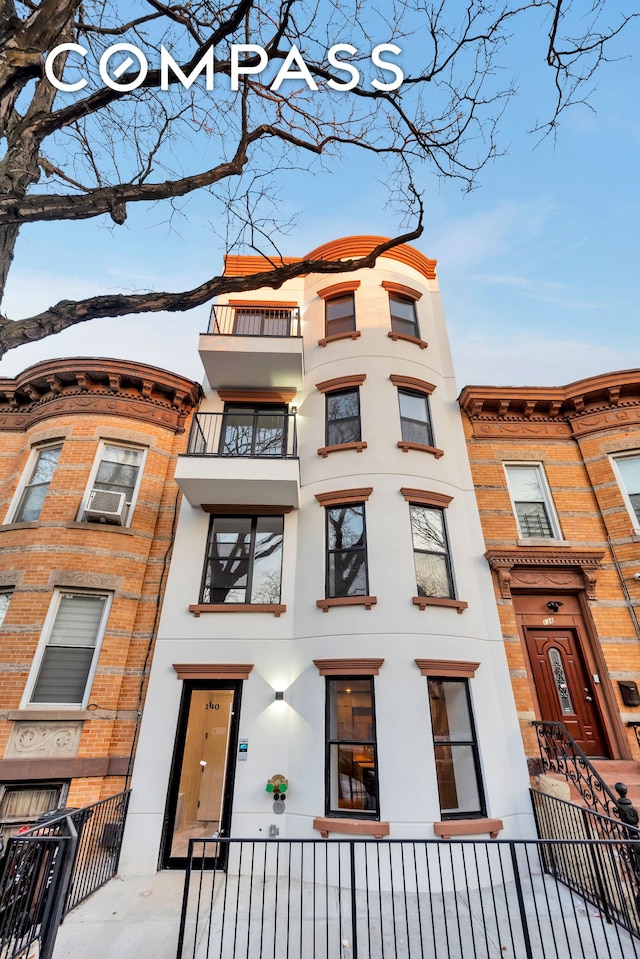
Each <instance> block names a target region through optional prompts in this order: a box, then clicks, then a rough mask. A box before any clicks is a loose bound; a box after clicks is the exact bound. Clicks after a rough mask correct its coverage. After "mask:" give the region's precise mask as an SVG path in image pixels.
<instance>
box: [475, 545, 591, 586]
mask: <svg viewBox="0 0 640 959" xmlns="http://www.w3.org/2000/svg"><path fill="white" fill-rule="evenodd" d="M484 555H485V558H486V560H487V562H488V563H489V566H490V567H491V569H493V570H495V572H496V574H497V576H498V582H499V584H500V594H501V596H502V598H503V599H510V598H511V589H512V588H516V587H517V588H519V589H526V588H539V585H540V584H538V583H530V582H528V581H527V577H526V576H523V575H520V576H519V575H518V574H519V572H520V573H521V574H524V573H526V572H527V571H533V570H538V571H545V570H549V571H552V570H574V571H575V572H577V573H579V575H578V576H574V578H573V579H567V580H566V583H558V584H555V585H556V588H558V589H561V588H563V587H565V588H576V587H577V588H582V589H584V590H586V594H587V598H588V599H597V596H596V591H595V590H596V573H597V571H598V569H600V564H601V562H602V558H603V556H604V552H603V551H602V550H577V549H575V550H574V549H554V548H553V547H547V546H540V547H530V548H529V549H522V548H516V549H490V550H487V552H486V553H485V554H484ZM551 585H553V584H551Z"/></svg>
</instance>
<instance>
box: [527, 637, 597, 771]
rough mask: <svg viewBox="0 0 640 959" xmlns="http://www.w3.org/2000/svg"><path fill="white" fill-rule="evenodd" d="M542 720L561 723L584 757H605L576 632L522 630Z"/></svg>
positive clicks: (589, 684)
mask: <svg viewBox="0 0 640 959" xmlns="http://www.w3.org/2000/svg"><path fill="white" fill-rule="evenodd" d="M524 634H525V640H526V644H527V651H528V653H529V659H530V661H531V667H532V670H533V680H534V683H535V686H536V691H537V693H538V700H539V702H540V711H541V714H542V716H541V718H542V719H543V720H551V721H555V722H561V723H563V725H564V726H566V728H567V729H568V731H569V732H570V733H571V735H572V736H573V738H574V739H575V741H576V742H577V743H578V745H579V746H580V748H581V749H582V751H583V752H584V753H585V754H586V755H587V756H594V757H595V756H599V757H602V756H604V757H606V756H608V750H607V746H606V743H605V739H604V733H603V730H602V724H601V722H600V715H599V713H598V708H597V705H596V703H595V702H594V696H593V689H592V686H591V679H590V676H589V674H588V672H587V670H586V668H585V665H584V661H583V659H582V654H581V651H580V646H579V644H578V637H577V633H576V630H575V629H570V628H568V629H556V628H547V629H537V628H532V627H530V626H525V627H524Z"/></svg>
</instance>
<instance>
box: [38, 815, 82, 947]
mask: <svg viewBox="0 0 640 959" xmlns="http://www.w3.org/2000/svg"><path fill="white" fill-rule="evenodd" d="M66 827H67V829H68V830H69V835H68V836H65V837H63V841H62V842H61V844H60V854H61V856H62V863H61V864H60V867H59V870H56V872H57V875H56V876H55V879H54V882H55V894H54V897H53V902H52V903H51V905H50V907H49V909H48V910H47V916H46V919H45V921H44V923H43V925H44V927H45V931H44V933H43V935H42V939H41V946H40V953H39V959H51V957H52V956H53V947H54V946H55V944H56V936H57V935H58V929H59V928H60V923H61V922H62V917H63V915H64V907H65V903H66V901H67V890H68V889H69V883H70V882H71V875H72V872H73V864H74V862H75V859H76V849H77V846H78V833H77V832H76V827H75V826H74V824H73V821H72V819H71V816H67V817H66ZM61 838H62V837H61Z"/></svg>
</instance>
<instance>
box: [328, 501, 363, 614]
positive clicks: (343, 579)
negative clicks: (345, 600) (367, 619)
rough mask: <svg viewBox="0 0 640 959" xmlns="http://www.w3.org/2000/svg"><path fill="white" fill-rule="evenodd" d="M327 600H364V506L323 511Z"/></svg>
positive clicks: (360, 504)
mask: <svg viewBox="0 0 640 959" xmlns="http://www.w3.org/2000/svg"><path fill="white" fill-rule="evenodd" d="M326 522H327V575H326V593H325V595H326V596H327V598H338V597H342V596H367V595H368V593H369V578H368V572H367V539H366V526H365V515H364V503H345V504H343V505H338V506H328V507H326Z"/></svg>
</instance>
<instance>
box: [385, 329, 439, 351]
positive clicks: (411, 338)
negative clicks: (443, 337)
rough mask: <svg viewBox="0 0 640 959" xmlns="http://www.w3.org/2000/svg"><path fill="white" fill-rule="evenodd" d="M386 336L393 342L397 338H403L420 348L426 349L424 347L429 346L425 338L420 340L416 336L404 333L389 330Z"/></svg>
mask: <svg viewBox="0 0 640 959" xmlns="http://www.w3.org/2000/svg"><path fill="white" fill-rule="evenodd" d="M387 336H388V337H389V339H390V340H393V341H394V342H396V341H397V340H404V342H405V343H415V344H416V346H419V347H420V349H421V350H426V348H427V347H428V346H429V344H428V343H427V341H426V340H421V339H419V338H418V337H417V336H408V335H407V334H406V333H394V331H393V330H391V331H390V332H389V333H387Z"/></svg>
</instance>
